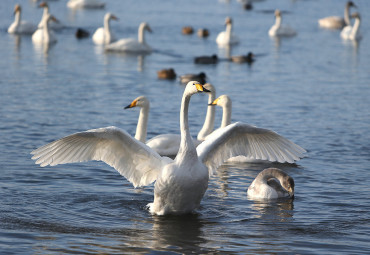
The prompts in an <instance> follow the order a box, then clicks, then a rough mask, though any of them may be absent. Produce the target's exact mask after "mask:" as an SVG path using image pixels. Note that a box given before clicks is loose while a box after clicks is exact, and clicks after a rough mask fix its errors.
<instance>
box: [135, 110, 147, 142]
mask: <svg viewBox="0 0 370 255" xmlns="http://www.w3.org/2000/svg"><path fill="white" fill-rule="evenodd" d="M148 116H149V105H148V106H145V107H142V108H141V109H140V114H139V120H138V122H137V126H136V134H135V138H136V140H139V141H141V142H143V143H145V142H146V134H147V127H148Z"/></svg>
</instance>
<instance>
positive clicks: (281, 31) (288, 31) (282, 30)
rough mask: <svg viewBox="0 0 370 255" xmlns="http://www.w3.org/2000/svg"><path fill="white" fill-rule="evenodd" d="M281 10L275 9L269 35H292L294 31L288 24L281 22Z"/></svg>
mask: <svg viewBox="0 0 370 255" xmlns="http://www.w3.org/2000/svg"><path fill="white" fill-rule="evenodd" d="M281 22H282V18H281V12H280V10H275V24H274V25H273V26H272V27H271V28H270V30H269V32H268V33H269V36H272V37H274V36H294V35H296V34H297V33H296V31H295V30H294V29H293V28H291V27H290V26H289V25H285V24H284V25H283V24H281Z"/></svg>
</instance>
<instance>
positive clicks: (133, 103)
mask: <svg viewBox="0 0 370 255" xmlns="http://www.w3.org/2000/svg"><path fill="white" fill-rule="evenodd" d="M136 104H137V100H134V101H132V103H131V104H129V105H128V106H126V107H125V108H124V109H128V108H132V107H136Z"/></svg>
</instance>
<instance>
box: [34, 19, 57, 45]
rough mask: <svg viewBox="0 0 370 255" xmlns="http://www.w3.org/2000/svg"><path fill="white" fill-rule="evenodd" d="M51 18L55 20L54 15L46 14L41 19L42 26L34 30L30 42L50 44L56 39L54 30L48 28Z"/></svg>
mask: <svg viewBox="0 0 370 255" xmlns="http://www.w3.org/2000/svg"><path fill="white" fill-rule="evenodd" d="M51 20H52V21H54V22H57V20H56V19H55V17H54V16H52V15H51V14H47V15H46V16H45V18H44V20H43V24H42V28H39V29H37V30H36V32H35V33H33V35H32V42H34V43H36V44H41V43H42V44H52V43H55V42H56V41H57V38H56V37H55V35H54V32H53V31H51V30H50V28H49V23H50V21H51Z"/></svg>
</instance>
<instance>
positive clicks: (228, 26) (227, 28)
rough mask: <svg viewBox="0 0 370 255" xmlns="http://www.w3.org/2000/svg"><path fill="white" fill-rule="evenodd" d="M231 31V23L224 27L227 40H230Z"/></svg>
mask: <svg viewBox="0 0 370 255" xmlns="http://www.w3.org/2000/svg"><path fill="white" fill-rule="evenodd" d="M232 30H233V26H232V24H231V23H228V24H227V25H226V37H227V38H231V33H232Z"/></svg>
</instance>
